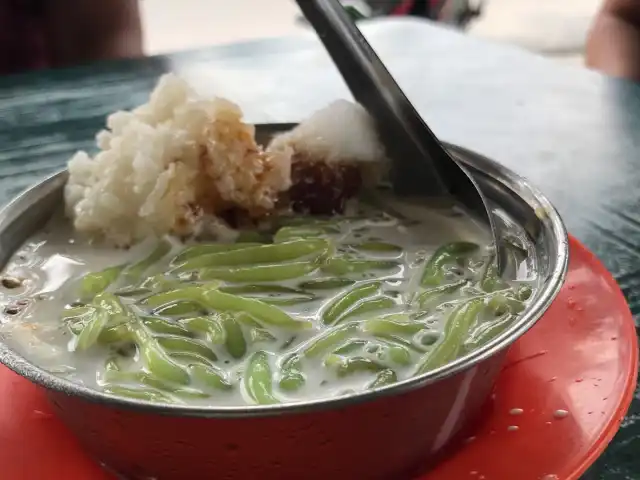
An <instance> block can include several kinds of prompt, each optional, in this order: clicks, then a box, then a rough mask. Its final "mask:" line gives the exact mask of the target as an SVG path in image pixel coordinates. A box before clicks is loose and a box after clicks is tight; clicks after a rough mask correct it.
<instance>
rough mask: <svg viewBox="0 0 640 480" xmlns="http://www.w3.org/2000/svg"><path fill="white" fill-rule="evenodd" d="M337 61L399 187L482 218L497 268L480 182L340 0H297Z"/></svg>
mask: <svg viewBox="0 0 640 480" xmlns="http://www.w3.org/2000/svg"><path fill="white" fill-rule="evenodd" d="M296 2H297V3H298V5H299V7H300V10H302V13H303V14H304V16H305V18H306V19H307V21H308V22H309V23H310V24H311V26H313V28H314V30H315V31H316V33H317V34H318V36H319V37H320V40H321V41H322V43H323V44H324V46H325V48H326V50H327V52H328V53H329V55H330V56H331V58H332V59H333V62H334V63H335V65H336V66H337V67H338V70H339V71H340V73H341V75H342V77H343V78H344V80H345V82H346V83H347V86H348V87H349V89H350V90H351V94H352V95H353V96H354V98H355V99H356V100H357V101H358V102H359V103H360V104H361V105H362V106H363V107H364V108H366V109H367V111H368V112H369V113H370V115H371V116H372V117H373V119H374V121H375V122H376V126H377V130H378V135H379V137H380V141H381V142H382V144H383V145H384V147H385V149H386V151H387V155H388V156H389V158H390V159H391V160H392V172H391V174H392V183H393V185H394V188H395V189H396V191H397V193H399V194H406V195H417V194H419V195H422V196H424V195H429V196H433V197H453V198H454V199H455V200H457V201H458V202H459V203H460V204H462V205H463V206H464V207H466V208H467V209H468V210H470V211H471V212H473V213H475V214H476V215H477V216H478V217H479V218H480V219H481V220H483V221H484V222H485V224H487V225H488V226H489V227H490V228H491V233H492V234H493V240H494V245H495V246H496V249H497V255H496V258H497V261H498V269H499V271H501V272H502V271H503V267H504V264H505V259H506V252H505V251H504V247H503V246H502V242H499V241H497V240H498V239H499V236H498V231H497V228H496V225H495V222H494V219H493V216H492V214H491V212H490V210H489V208H488V204H487V201H486V199H485V197H484V195H483V194H482V192H481V191H480V189H479V188H478V185H477V184H476V183H475V181H474V180H473V179H472V178H471V176H470V175H469V174H468V173H467V172H466V170H465V169H464V168H463V167H462V166H461V165H460V164H458V162H457V161H456V160H455V159H454V158H453V157H451V156H450V155H449V153H448V152H447V151H446V150H445V148H444V147H443V146H442V144H441V143H440V141H439V140H438V139H437V137H436V136H435V135H434V134H433V132H432V131H431V129H430V128H429V127H428V126H427V124H426V123H425V122H424V120H423V119H422V117H421V116H420V115H419V114H418V112H417V111H416V110H415V108H413V106H412V105H411V103H410V102H409V100H408V99H407V97H406V96H405V94H404V93H403V92H402V90H401V89H400V87H399V86H398V84H397V83H396V81H395V80H394V79H393V77H392V76H391V74H390V73H389V71H388V70H387V69H386V68H385V66H384V64H383V63H382V61H381V60H380V59H379V58H378V56H377V55H376V53H375V52H374V50H373V48H371V45H369V42H367V40H366V39H365V38H364V36H363V35H362V33H360V30H358V28H357V27H356V26H355V24H354V23H353V22H352V21H351V19H350V18H349V16H348V14H347V13H346V12H345V10H344V8H343V7H342V5H341V4H340V3H339V2H338V0H296Z"/></svg>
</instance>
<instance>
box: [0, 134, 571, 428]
mask: <svg viewBox="0 0 640 480" xmlns="http://www.w3.org/2000/svg"><path fill="white" fill-rule="evenodd" d="M280 125H282V130H284V129H286V128H287V127H289V126H290V125H289V124H286V125H285V124H280ZM280 125H274V124H269V125H265V127H267V128H273V129H274V130H277V129H278V128H277V127H278V126H280ZM256 128H260V125H256ZM447 148H448V149H449V150H450V152H451V153H452V154H453V155H454V156H455V157H456V158H457V159H458V160H459V161H461V162H462V163H463V164H467V165H469V166H471V167H473V168H474V169H477V170H480V171H482V172H484V173H488V174H489V175H491V176H492V177H493V178H494V179H495V180H497V181H498V182H500V184H501V185H502V186H503V187H506V188H507V189H508V190H509V191H510V192H511V193H513V194H514V195H517V196H520V197H521V198H525V197H524V196H523V193H527V195H526V197H528V199H527V198H525V201H527V203H528V204H529V205H530V200H535V201H536V202H537V204H538V205H537V207H536V214H537V216H538V217H539V218H541V219H542V220H543V221H544V222H545V223H546V224H547V228H548V229H549V230H550V231H551V233H552V235H553V238H554V239H555V240H556V242H557V243H556V246H557V252H556V259H555V262H554V263H553V264H554V268H553V270H551V271H550V272H549V275H548V278H547V281H546V282H545V283H543V284H542V285H541V287H540V288H539V290H538V295H537V298H536V299H535V300H534V301H533V302H532V303H531V304H530V305H529V307H528V308H527V309H526V310H525V312H524V313H523V314H522V315H521V316H520V318H519V319H518V320H517V321H516V322H514V323H513V324H512V325H511V326H510V327H509V328H507V329H506V330H505V331H504V332H502V333H501V334H500V335H498V336H496V337H495V338H494V339H492V340H491V341H490V342H488V343H487V344H485V345H483V346H482V347H480V348H478V349H476V350H473V351H471V352H470V353H468V354H467V355H464V356H462V357H459V358H457V359H456V360H455V361H453V362H450V363H447V364H445V365H443V366H441V367H439V368H437V369H434V370H431V371H429V372H426V373H424V374H421V375H417V376H415V377H411V378H408V379H405V380H403V381H400V382H397V383H394V384H392V385H389V386H385V387H382V388H379V389H376V390H372V391H364V392H357V393H354V394H351V395H347V396H343V397H336V398H326V399H314V400H309V401H300V402H290V403H283V404H275V405H238V406H215V405H211V406H205V405H188V404H173V403H160V402H158V403H156V402H149V401H144V400H138V399H131V398H124V397H118V396H115V395H111V394H108V393H104V392H101V391H99V390H95V389H93V388H90V387H87V386H85V385H81V384H78V383H75V382H73V381H71V380H67V379H65V378H63V377H59V376H57V375H56V374H54V373H51V372H48V371H46V370H44V369H43V368H40V367H38V366H36V365H35V364H33V363H31V362H30V361H29V360H28V359H27V358H25V357H24V356H22V355H21V354H19V353H18V352H16V351H14V350H13V349H11V348H10V347H9V346H8V345H7V344H6V343H4V342H2V341H0V363H1V364H3V365H5V366H6V367H8V368H9V369H11V370H13V371H14V372H15V373H17V374H18V375H20V376H22V377H24V378H26V379H27V380H29V381H31V382H32V383H35V384H36V385H38V386H40V387H44V388H45V389H47V390H52V391H55V392H61V393H64V394H67V395H70V396H76V397H79V398H81V399H83V400H87V401H90V402H93V403H100V404H106V405H108V406H111V407H114V408H123V409H128V410H138V411H143V412H145V413H149V414H160V415H171V416H188V417H204V418H235V417H266V416H273V415H285V414H294V413H308V412H313V411H318V410H325V409H334V408H344V407H347V406H350V405H356V404H359V403H363V402H368V401H373V400H376V399H379V398H382V397H387V396H391V395H400V394H403V393H407V392H410V391H413V390H416V389H420V388H422V387H425V386H427V385H430V384H433V383H435V382H438V381H440V380H443V379H446V378H450V377H453V376H455V375H457V374H459V373H462V372H464V371H466V370H469V369H471V368H473V367H475V366H476V365H478V364H479V363H481V362H483V361H484V360H487V359H489V358H490V357H493V356H494V355H496V354H498V353H499V352H501V351H503V350H504V349H506V348H507V347H509V346H510V345H511V344H513V343H514V342H515V341H516V340H517V339H518V338H519V337H520V336H522V335H523V334H524V333H526V332H527V331H528V330H529V329H530V328H531V327H532V326H533V325H535V323H536V322H537V321H538V320H539V319H540V317H541V316H542V315H543V314H544V313H545V312H546V310H547V309H548V308H549V306H550V305H551V303H552V302H553V301H554V299H555V297H556V296H557V294H558V293H559V291H560V289H561V288H562V285H563V283H564V279H565V277H566V273H567V268H568V260H569V246H568V236H567V231H566V229H565V226H564V223H563V221H562V219H561V218H560V215H559V213H558V212H557V210H556V209H555V207H554V206H553V205H552V204H551V202H550V201H549V200H548V199H547V198H546V196H545V195H544V194H543V193H542V192H541V191H540V190H538V189H537V188H536V187H534V186H533V185H531V184H530V183H529V182H528V181H527V180H526V179H524V178H523V177H520V176H519V175H517V174H516V173H515V172H513V171H511V170H510V169H508V168H506V167H504V166H503V165H502V164H500V163H498V162H495V161H493V160H490V159H488V158H487V157H484V156H482V155H480V154H477V153H475V152H473V151H471V150H468V149H466V148H462V147H459V146H456V145H452V144H447ZM66 176H67V170H66V169H63V170H61V171H58V172H57V173H54V174H52V175H50V176H49V177H47V178H45V179H44V180H42V181H41V182H39V183H37V184H36V185H34V186H32V187H30V188H29V189H27V190H25V191H24V192H22V193H21V194H19V195H18V196H16V197H14V199H13V200H11V201H10V202H9V203H8V204H6V205H5V206H4V207H3V208H2V209H1V210H0V229H2V228H5V227H6V225H8V224H10V223H11V222H12V221H13V220H14V219H15V216H16V213H19V212H20V211H24V206H23V203H25V202H27V201H28V200H29V198H32V197H34V196H39V195H37V192H38V191H39V190H42V189H44V188H46V187H47V186H48V187H49V188H50V190H53V189H59V188H61V186H62V185H63V182H66ZM58 184H59V185H58ZM530 206H531V205H530ZM539 209H542V210H539Z"/></svg>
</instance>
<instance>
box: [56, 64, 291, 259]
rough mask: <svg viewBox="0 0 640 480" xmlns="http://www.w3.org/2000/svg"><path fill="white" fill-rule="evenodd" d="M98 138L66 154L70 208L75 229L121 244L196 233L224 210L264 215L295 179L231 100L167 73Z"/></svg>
mask: <svg viewBox="0 0 640 480" xmlns="http://www.w3.org/2000/svg"><path fill="white" fill-rule="evenodd" d="M97 144H98V148H99V151H98V153H97V154H96V155H95V156H93V157H92V156H90V155H89V154H88V153H86V152H78V153H77V154H76V155H75V156H74V157H73V158H72V159H71V160H70V161H69V165H68V168H69V180H68V183H67V186H66V189H65V200H66V206H67V211H68V214H69V216H70V217H71V218H72V219H73V222H74V227H75V228H76V230H78V231H80V232H85V233H88V234H91V235H94V236H101V237H104V238H105V239H107V240H108V241H111V242H113V243H115V244H117V245H121V246H126V245H130V244H132V243H135V242H136V241H138V240H141V239H143V238H146V237H149V236H156V235H163V234H166V233H172V234H176V235H180V236H188V235H194V234H198V233H200V232H202V231H203V230H204V229H207V228H211V227H213V226H215V225H219V224H220V222H219V221H218V219H217V217H216V216H217V215H220V214H223V213H224V212H226V211H229V210H241V211H243V212H245V213H246V214H247V215H248V216H259V215H263V214H265V213H266V212H269V211H271V210H273V209H274V208H275V205H276V201H277V199H278V197H279V195H280V193H281V192H283V191H285V190H287V189H288V188H289V186H290V182H291V156H292V150H291V149H290V148H287V147H283V148H279V149H278V150H274V151H271V152H264V151H263V150H262V148H261V147H260V146H258V145H257V144H256V141H255V139H254V127H253V126H252V125H249V124H246V123H244V122H243V121H242V112H241V110H240V108H239V107H238V106H237V105H235V104H234V103H232V102H230V101H228V100H225V99H222V98H213V99H204V98H202V97H199V96H198V95H196V93H195V92H194V91H192V90H191V89H190V87H189V86H188V85H187V83H186V82H185V81H184V80H182V79H180V78H178V77H176V76H175V75H172V74H169V75H165V76H163V77H162V78H161V79H160V81H159V82H158V85H157V87H156V88H155V90H154V91H153V92H152V94H151V97H150V99H149V102H148V103H147V104H145V105H142V106H141V107H138V108H136V109H134V110H133V111H130V112H128V111H120V112H116V113H114V114H112V115H110V116H109V117H108V119H107V128H106V130H103V131H101V132H100V133H98V135H97Z"/></svg>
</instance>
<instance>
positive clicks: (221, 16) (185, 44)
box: [141, 0, 601, 65]
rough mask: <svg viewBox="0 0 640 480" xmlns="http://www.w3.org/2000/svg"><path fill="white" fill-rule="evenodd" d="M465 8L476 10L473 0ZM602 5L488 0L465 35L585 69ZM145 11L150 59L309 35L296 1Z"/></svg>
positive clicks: (236, 1)
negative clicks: (594, 21)
mask: <svg viewBox="0 0 640 480" xmlns="http://www.w3.org/2000/svg"><path fill="white" fill-rule="evenodd" d="M449 1H451V0H449ZM390 2H391V3H394V1H393V0H378V1H377V2H376V1H375V0H373V1H372V2H369V3H372V4H374V8H375V5H376V4H382V5H383V8H384V5H389V3H390ZM397 2H398V3H402V0H397ZM344 3H353V4H354V5H355V8H357V9H360V10H362V11H363V13H365V14H366V13H369V12H366V10H367V2H362V1H358V0H353V1H351V2H350V1H349V0H345V2H344ZM451 3H453V4H455V3H456V1H455V0H453V1H451ZM461 3H471V4H472V5H473V1H472V0H469V1H466V0H465V1H464V2H461ZM476 3H477V2H476ZM600 3H601V0H485V1H484V5H483V8H482V13H481V15H480V16H479V17H478V18H476V19H473V20H472V21H471V22H470V23H469V24H468V25H467V26H466V28H465V31H466V32H467V34H469V35H473V36H477V37H483V38H487V39H491V40H493V41H497V42H504V43H510V44H514V45H518V46H520V47H522V48H525V49H528V50H531V51H533V52H537V53H539V54H541V55H544V56H548V57H550V58H553V59H556V60H558V61H562V62H566V63H571V64H575V65H581V64H582V53H583V50H584V43H585V38H586V34H587V30H588V28H589V24H590V21H591V19H592V18H593V16H594V14H595V13H596V10H597V8H598V6H599V5H600ZM141 9H142V19H143V25H144V29H145V40H146V50H147V53H148V54H151V55H153V54H159V53H167V52H175V51H179V50H185V49H190V48H197V47H202V46H206V45H213V44H221V43H229V42H237V41H243V40H252V39H257V38H264V37H273V36H280V35H286V34H295V33H297V32H300V31H304V30H306V27H305V26H304V24H303V23H302V22H301V21H300V19H299V11H298V8H297V6H296V5H295V3H294V2H293V0H181V1H180V2H177V1H176V0H142V1H141Z"/></svg>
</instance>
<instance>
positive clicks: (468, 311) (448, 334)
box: [0, 75, 568, 480]
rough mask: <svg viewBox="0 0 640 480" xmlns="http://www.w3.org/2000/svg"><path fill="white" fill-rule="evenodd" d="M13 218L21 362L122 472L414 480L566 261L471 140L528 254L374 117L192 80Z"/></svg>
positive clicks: (9, 361)
mask: <svg viewBox="0 0 640 480" xmlns="http://www.w3.org/2000/svg"><path fill="white" fill-rule="evenodd" d="M97 147H98V148H97V151H96V152H95V153H94V154H89V153H86V152H78V153H77V154H76V155H75V156H74V157H73V158H72V159H71V160H70V161H69V165H68V168H67V169H66V170H65V171H64V172H60V173H59V174H56V175H54V176H52V177H51V178H49V179H47V180H45V181H43V182H42V183H40V184H39V185H37V186H35V187H33V188H32V189H30V190H29V191H27V192H26V193H24V194H22V195H21V196H19V197H18V198H17V199H15V200H14V201H13V202H12V203H11V204H9V205H8V206H7V207H6V208H5V209H4V210H3V211H2V213H1V214H0V246H1V249H0V252H1V254H2V263H3V265H4V268H3V271H2V278H1V284H0V301H1V302H2V308H3V314H2V323H1V325H0V361H1V362H2V363H3V364H4V365H6V366H7V367H9V368H11V369H12V370H14V371H16V372H17V373H18V374H20V375H22V376H24V377H26V378H27V379H29V380H30V381H32V382H34V383H36V384H38V385H40V386H41V387H43V388H44V389H45V392H46V395H47V396H48V398H49V400H50V401H51V404H52V407H53V410H54V411H55V413H56V414H57V415H58V416H59V417H60V418H61V419H62V420H63V421H64V422H65V423H66V424H67V425H68V427H69V428H70V429H71V430H72V431H73V432H74V433H75V435H76V436H77V437H78V439H79V440H80V442H81V444H82V445H83V447H84V448H85V449H86V450H87V451H88V452H89V453H90V454H91V455H93V456H94V457H95V458H96V459H97V460H98V461H100V462H102V463H103V464H104V465H105V466H106V467H107V468H109V469H112V470H113V471H115V472H117V473H118V474H120V475H123V476H124V478H131V479H143V478H144V479H147V478H154V479H161V480H164V479H186V478H221V479H222V478H224V479H247V478H253V477H254V476H259V477H261V478H278V479H289V478H291V479H300V478H305V479H314V478H318V479H320V478H323V479H324V478H331V477H333V478H350V479H351V478H358V479H368V478H404V476H406V475H409V473H408V472H411V471H412V469H415V468H416V467H417V466H419V465H420V464H422V463H423V462H424V461H428V460H429V459H431V458H433V457H434V456H435V455H436V454H438V453H440V452H441V451H442V449H443V447H445V446H446V445H448V444H449V443H450V442H451V441H452V439H454V438H455V437H456V436H457V435H459V434H460V432H462V431H463V428H464V427H465V426H467V425H468V424H469V422H471V421H472V420H474V419H475V418H477V417H478V415H480V412H481V407H482V406H483V405H484V404H485V402H486V401H487V399H488V398H489V396H490V393H491V389H492V387H493V383H494V381H495V379H496V376H497V374H498V373H499V371H500V368H501V366H502V362H503V359H504V355H505V353H506V349H507V348H508V347H509V345H511V344H512V343H513V342H514V341H516V340H517V339H518V338H519V337H520V336H521V335H523V334H524V333H525V332H526V331H527V330H528V329H529V328H530V327H531V326H533V325H534V324H535V322H536V321H537V320H538V319H539V318H540V317H541V316H542V315H543V313H544V312H545V310H546V309H547V308H548V307H549V305H550V304H551V302H552V301H553V299H554V297H555V295H556V294H557V293H558V291H559V289H560V287H561V285H562V282H563V279H564V275H565V273H566V266H567V260H568V249H567V238H566V232H565V230H564V227H563V224H562V221H561V220H560V218H559V216H558V214H557V212H556V211H555V209H554V208H553V207H552V206H551V204H550V203H549V202H548V200H547V199H546V198H545V197H544V196H543V195H542V194H541V193H540V192H539V191H538V190H536V189H535V188H534V187H532V186H531V185H529V184H528V183H527V182H526V180H524V179H522V178H520V177H518V176H517V175H515V174H514V173H512V172H510V171H508V170H506V169H505V168H504V167H502V166H500V165H499V164H497V163H495V162H492V161H490V160H488V159H486V158H483V157H481V156H479V155H476V154H474V153H472V152H469V151H466V150H464V149H461V148H458V147H453V146H452V147H451V153H452V154H453V155H454V156H455V157H456V159H457V160H458V161H460V162H461V164H463V165H464V166H465V168H467V169H468V171H469V172H470V173H471V174H472V175H473V176H474V178H475V179H476V181H477V182H478V184H479V185H480V187H481V188H482V190H483V192H484V193H485V195H486V196H487V198H488V199H489V201H490V203H491V206H492V211H493V215H494V216H495V219H496V222H497V224H498V226H499V228H500V232H501V235H500V236H501V241H503V242H505V244H506V245H507V246H508V248H509V251H510V256H509V258H508V262H507V265H506V266H505V267H504V269H503V271H498V269H497V265H496V261H495V250H494V248H493V246H492V244H491V234H490V231H489V229H488V227H487V226H485V225H483V224H482V223H479V222H478V221H477V220H476V219H475V218H474V217H473V216H472V215H470V214H468V213H467V212H465V211H464V210H463V209H461V208H460V207H458V206H456V205H452V204H449V203H446V202H444V201H441V200H438V199H433V198H430V197H429V195H428V192H425V195H424V197H420V198H413V197H412V198H408V197H397V196H395V195H394V189H393V186H391V185H389V184H388V182H387V168H388V161H387V159H386V158H385V154H384V149H383V148H382V146H381V145H380V144H379V142H378V140H377V137H376V132H375V129H374V127H373V125H372V122H371V119H370V118H369V117H368V115H367V113H366V112H365V111H364V110H363V109H362V108H361V107H360V106H359V105H356V104H352V103H350V102H347V101H338V102H335V103H333V104H331V105H329V106H328V107H326V108H324V109H322V110H320V111H318V112H316V113H314V114H313V115H311V116H310V117H309V118H308V119H306V120H304V121H303V122H301V123H300V124H298V125H256V126H254V125H251V124H248V123H245V122H244V121H243V119H242V112H241V111H240V109H239V108H238V106H236V105H235V104H233V103H232V102H229V101H227V100H224V99H221V98H204V97H201V96H199V95H197V94H196V93H195V92H193V91H192V90H191V89H190V88H189V86H188V85H187V84H186V83H185V82H184V81H183V80H181V79H180V78H177V77H176V76H174V75H167V76H164V77H162V78H161V79H160V81H159V84H158V86H157V87H156V89H155V90H154V91H153V92H152V94H151V96H150V99H149V102H148V103H147V104H145V105H142V106H140V107H138V108H136V109H134V110H132V111H129V112H116V113H114V114H113V115H111V116H109V118H108V119H107V127H106V129H105V130H104V131H102V132H100V133H98V135H97Z"/></svg>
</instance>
